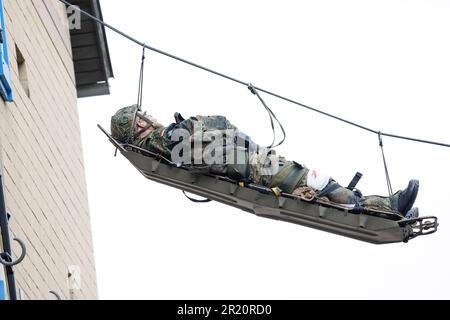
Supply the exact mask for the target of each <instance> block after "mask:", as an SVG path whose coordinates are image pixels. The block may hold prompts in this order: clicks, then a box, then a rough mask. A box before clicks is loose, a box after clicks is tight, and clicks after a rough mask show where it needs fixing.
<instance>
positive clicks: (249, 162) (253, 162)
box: [133, 116, 393, 210]
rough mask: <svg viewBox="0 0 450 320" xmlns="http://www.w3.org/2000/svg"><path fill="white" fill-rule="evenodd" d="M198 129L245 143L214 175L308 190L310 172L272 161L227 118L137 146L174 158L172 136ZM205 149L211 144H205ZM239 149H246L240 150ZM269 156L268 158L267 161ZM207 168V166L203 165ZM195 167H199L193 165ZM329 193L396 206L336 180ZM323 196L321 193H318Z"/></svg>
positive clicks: (166, 131)
mask: <svg viewBox="0 0 450 320" xmlns="http://www.w3.org/2000/svg"><path fill="white" fill-rule="evenodd" d="M195 127H198V128H201V131H202V133H205V132H208V131H214V130H234V131H235V132H236V136H237V137H238V139H241V140H242V141H243V143H238V141H237V140H236V139H235V140H234V141H233V142H232V144H233V145H232V147H231V149H230V150H231V154H230V153H228V154H226V155H225V156H226V157H227V160H226V161H224V164H222V165H220V164H219V165H210V167H209V169H210V171H211V172H213V173H216V174H222V175H226V176H229V177H231V178H233V179H237V180H241V181H247V182H251V183H255V184H259V185H263V186H265V187H269V188H275V187H279V188H280V189H281V190H282V191H283V192H287V193H293V192H295V190H296V189H297V190H298V188H301V187H305V186H307V179H306V177H307V175H308V172H309V169H308V168H306V167H305V166H302V165H299V164H298V163H296V162H293V161H288V160H286V159H285V158H284V157H282V156H276V155H272V156H271V158H270V159H269V158H268V157H267V155H268V154H271V153H272V154H273V153H274V152H273V151H271V150H268V153H267V152H266V153H262V154H260V153H259V152H260V150H264V148H261V147H260V146H259V145H257V144H256V143H254V142H253V141H252V140H251V139H250V137H248V136H247V135H245V134H243V133H242V132H240V131H239V130H238V129H237V128H236V127H235V126H234V125H232V124H231V123H230V122H229V121H228V120H227V119H226V118H225V117H223V116H206V117H205V116H196V117H191V118H189V119H187V120H184V121H182V122H180V123H178V124H171V125H170V126H169V127H166V128H158V129H156V130H154V131H153V132H151V133H150V134H149V135H147V136H145V137H143V138H142V137H137V138H135V139H134V140H133V144H135V145H137V146H139V147H141V148H144V149H147V150H150V151H152V152H155V153H159V154H162V155H164V156H165V157H167V158H169V159H170V157H171V152H172V149H173V147H174V146H175V145H176V144H178V143H179V141H172V139H171V134H172V132H173V131H174V130H176V129H180V128H182V129H185V130H187V131H188V132H189V134H190V135H192V134H194V129H195ZM202 145H203V147H205V146H206V145H207V142H204V141H202ZM239 146H244V147H241V148H239ZM239 152H240V153H241V154H243V157H244V159H245V162H244V163H240V164H238V162H237V161H236V157H237V154H239ZM265 156H266V157H265ZM270 161H272V162H273V161H275V162H277V163H278V164H279V166H278V168H277V171H276V172H272V173H271V174H264V168H267V167H268V166H270V164H269V163H268V162H270ZM202 165H204V163H202ZM193 167H195V164H194V165H193ZM325 189H328V190H332V191H331V192H329V193H327V194H325V196H326V197H327V198H328V199H329V200H330V201H332V202H335V203H340V204H350V205H356V206H362V207H370V208H378V209H384V210H392V208H393V206H392V204H391V200H390V198H389V197H380V196H367V197H362V196H361V195H360V194H358V193H355V192H353V191H352V190H349V189H347V188H344V187H342V186H340V185H339V184H338V183H337V182H336V181H335V180H333V179H331V178H330V180H329V182H328V184H327V186H326V188H325ZM317 193H318V194H319V195H320V194H321V192H320V191H317Z"/></svg>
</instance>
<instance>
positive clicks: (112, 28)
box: [58, 0, 450, 147]
mask: <svg viewBox="0 0 450 320" xmlns="http://www.w3.org/2000/svg"><path fill="white" fill-rule="evenodd" d="M58 1H60V2H62V3H64V4H65V5H67V6H70V7H71V8H74V9H75V10H77V11H79V12H81V13H82V14H84V15H85V16H87V17H89V18H90V19H92V20H94V21H96V22H98V23H99V24H101V25H103V26H105V27H107V28H108V29H110V30H112V31H114V32H116V33H118V34H119V35H121V36H123V37H125V38H126V39H128V40H130V41H131V42H134V43H136V44H137V45H139V46H141V47H144V48H146V49H148V50H151V51H153V52H156V53H159V54H162V55H164V56H166V57H169V58H171V59H174V60H178V61H180V62H183V63H186V64H188V65H191V66H193V67H195V68H198V69H202V70H204V71H207V72H209V73H212V74H215V75H217V76H219V77H222V78H225V79H228V80H230V81H234V82H236V83H239V84H241V85H244V86H248V82H245V81H242V80H239V79H236V78H233V77H230V76H228V75H226V74H224V73H221V72H218V71H215V70H213V69H210V68H207V67H204V66H202V65H199V64H197V63H194V62H191V61H188V60H186V59H183V58H180V57H177V56H175V55H173V54H171V53H168V52H165V51H162V50H159V49H157V48H154V47H151V46H149V45H147V44H145V43H144V42H141V41H139V40H137V39H135V38H133V37H131V36H130V35H128V34H126V33H125V32H123V31H120V30H119V29H117V28H115V27H113V26H111V25H110V24H108V23H106V22H104V21H103V20H101V19H99V18H97V17H96V16H93V15H91V14H89V13H88V12H86V11H84V10H82V9H80V8H79V7H77V6H74V5H72V4H71V3H69V2H68V1H66V0H58ZM253 88H254V89H255V90H257V91H260V92H264V93H266V94H268V95H271V96H274V97H276V98H279V99H281V100H284V101H287V102H290V103H292V104H295V105H298V106H300V107H303V108H305V109H309V110H311V111H314V112H317V113H320V114H322V115H324V116H327V117H330V118H332V119H335V120H338V121H341V122H344V123H347V124H349V125H351V126H354V127H357V128H360V129H362V130H365V131H368V132H371V133H374V134H377V135H379V136H385V137H391V138H396V139H402V140H409V141H414V142H419V143H426V144H432V145H436V146H442V147H450V144H448V143H442V142H435V141H430V140H424V139H417V138H410V137H406V136H401V135H397V134H390V133H384V132H380V131H377V130H373V129H371V128H368V127H365V126H363V125H360V124H358V123H355V122H352V121H349V120H346V119H344V118H341V117H338V116H335V115H333V114H330V113H328V112H325V111H322V110H319V109H316V108H313V107H310V106H308V105H306V104H303V103H300V102H297V101H295V100H292V99H289V98H286V97H284V96H282V95H279V94H277V93H274V92H271V91H269V90H266V89H263V88H259V87H257V86H254V87H253Z"/></svg>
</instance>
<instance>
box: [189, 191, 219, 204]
mask: <svg viewBox="0 0 450 320" xmlns="http://www.w3.org/2000/svg"><path fill="white" fill-rule="evenodd" d="M183 194H184V196H185V197H186V198H188V199H189V200H191V201H192V202H195V203H208V202H211V201H212V200H211V199H203V200H198V199H194V198H191V197H189V196H188V195H187V194H186V191H183Z"/></svg>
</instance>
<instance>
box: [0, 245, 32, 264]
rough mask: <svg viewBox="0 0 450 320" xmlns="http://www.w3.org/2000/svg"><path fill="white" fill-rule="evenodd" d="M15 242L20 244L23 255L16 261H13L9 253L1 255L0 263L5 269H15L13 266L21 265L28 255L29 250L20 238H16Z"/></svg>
mask: <svg viewBox="0 0 450 320" xmlns="http://www.w3.org/2000/svg"><path fill="white" fill-rule="evenodd" d="M14 240H15V241H17V242H18V243H19V245H20V247H21V249H22V254H21V255H20V257H19V258H18V259H17V260H16V261H12V257H11V256H10V254H9V253H7V252H3V253H0V263H1V264H2V265H4V266H5V267H13V266H16V265H18V264H19V263H21V262H22V261H23V259H25V256H26V254H27V248H26V246H25V243H24V242H23V241H22V240H20V239H19V238H14ZM8 260H9V261H8Z"/></svg>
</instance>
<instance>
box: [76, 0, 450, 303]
mask: <svg viewBox="0 0 450 320" xmlns="http://www.w3.org/2000/svg"><path fill="white" fill-rule="evenodd" d="M102 9H103V14H104V19H105V21H107V22H108V23H110V24H112V25H114V26H116V27H117V28H119V29H121V30H123V31H125V32H127V33H129V34H131V35H133V36H134V37H136V38H138V39H140V40H142V41H145V42H146V43H147V44H149V45H151V46H154V47H156V48H159V49H161V50H165V51H167V52H170V53H173V54H175V55H178V56H180V57H183V58H185V59H188V60H191V61H194V62H197V63H199V64H202V65H204V66H207V67H211V68H213V69H216V70H218V71H220V72H223V73H226V74H228V75H231V76H233V77H236V78H238V79H241V80H243V81H248V82H252V83H253V84H254V85H256V86H260V87H263V88H266V89H268V90H272V91H274V92H277V93H279V94H281V95H284V96H287V97H289V98H292V99H294V100H297V101H300V102H302V103H305V104H308V105H311V106H313V107H317V108H319V109H321V110H324V111H326V112H330V113H333V114H336V115H338V116H342V117H344V118H346V119H348V120H351V121H355V122H358V123H360V124H362V125H365V126H368V127H370V128H373V129H376V130H381V131H384V132H388V133H394V134H400V135H406V136H412V137H418V138H423V139H430V140H436V141H441V142H444V143H450V130H449V128H448V119H449V111H448V108H449V106H450V90H449V86H450V59H449V57H450V42H449V41H448V40H449V33H450V19H449V18H450V17H449V15H450V2H448V1H436V0H435V1H429V0H428V1H425V0H422V1H410V0H408V1H407V0H404V1H400V0H395V1H392V0H389V1H387V0H384V1H356V0H355V1H324V0H323V1H298V0H297V1H276V2H275V1H253V0H252V1H249V0H247V1H236V0H228V1H207V0H202V1H200V0H192V1H181V0H180V1H178V0H172V1H148V0H145V1H144V0H128V1H127V2H126V5H123V2H121V1H102ZM108 41H109V49H110V53H111V59H112V63H113V68H114V74H115V79H114V80H112V81H111V92H112V93H111V95H110V96H105V97H98V98H89V99H81V100H80V101H79V110H80V119H81V130H82V139H83V147H84V157H85V166H86V174H87V183H88V191H89V202H90V210H91V216H92V225H93V237H94V247H95V257H96V263H97V275H98V287H99V295H100V298H101V299H449V298H450V272H449V270H450V259H449V251H448V245H449V243H450V242H449V240H450V234H449V227H448V226H449V222H450V221H449V212H448V211H449V210H448V207H447V205H446V202H447V201H448V190H449V187H448V184H449V178H450V173H449V169H448V164H449V163H450V150H449V149H448V148H442V147H436V146H431V145H422V144H418V143H412V142H408V141H400V140H395V139H390V138H385V139H384V143H385V152H386V156H387V160H388V165H389V169H390V174H391V180H392V183H393V188H394V189H395V190H398V189H403V188H404V187H405V186H406V185H407V183H408V181H409V179H411V178H417V179H419V180H420V182H421V186H420V192H419V196H418V198H417V201H416V205H417V206H418V207H419V208H420V212H421V215H437V216H438V217H439V221H440V228H439V230H438V232H437V233H435V234H433V235H431V236H427V237H420V238H417V239H414V240H412V241H411V242H410V243H408V244H403V243H399V244H390V245H381V246H377V245H372V244H368V243H364V242H360V241H357V240H352V239H347V238H345V237H342V236H337V235H333V234H329V233H326V232H321V231H317V230H314V229H309V228H306V227H302V226H299V225H295V224H290V223H285V222H278V221H272V220H269V219H264V218H260V217H256V216H254V215H252V214H249V213H246V212H244V211H240V210H238V209H234V208H231V207H227V206H225V205H222V204H218V203H209V204H204V205H202V204H193V203H191V202H189V201H188V200H187V199H186V198H185V197H184V196H183V195H182V193H181V192H180V191H178V190H175V189H171V188H169V187H166V186H163V185H160V184H157V183H155V182H152V181H150V180H147V179H145V178H144V177H143V176H141V175H140V173H139V172H138V171H137V170H136V169H134V167H133V166H132V165H131V164H130V163H129V162H128V161H127V160H126V159H125V158H123V157H122V156H120V155H119V156H118V157H117V158H114V157H113V153H114V148H113V146H112V145H111V144H110V143H109V142H108V140H107V139H106V137H105V136H104V135H103V134H102V133H101V132H100V131H99V130H98V129H97V127H96V124H97V123H99V124H101V125H103V126H104V127H106V128H108V129H109V123H110V117H111V115H112V114H113V113H114V112H115V111H116V110H118V109H119V108H121V107H123V106H127V105H131V104H134V103H135V102H136V99H137V98H136V96H137V84H138V83H137V80H138V73H139V63H140V54H141V48H139V47H138V46H136V45H134V44H132V43H130V42H128V41H127V40H125V39H123V38H122V37H120V36H118V35H116V34H113V33H111V32H108ZM145 71H146V72H145V93H144V109H146V110H147V111H149V112H150V113H151V114H153V115H154V116H155V117H157V118H158V119H160V120H161V121H162V122H163V123H165V124H169V123H170V122H172V119H173V118H172V116H173V113H174V112H176V111H179V112H181V113H182V114H183V115H184V116H185V117H189V116H192V115H197V114H203V115H213V114H222V115H225V116H226V117H227V118H229V119H230V120H231V121H232V122H233V123H234V124H236V125H237V126H238V127H239V128H241V129H242V130H243V131H245V132H246V133H247V134H249V135H250V136H252V138H253V139H254V140H255V141H256V142H258V143H260V144H262V145H267V144H269V143H270V141H271V139H272V136H271V130H270V125H269V121H268V118H267V113H266V112H265V111H264V109H263V107H262V106H261V105H260V104H259V102H258V100H257V98H256V97H254V96H252V95H251V94H250V93H249V92H248V90H247V89H246V88H245V87H244V86H241V85H238V84H235V83H233V82H230V81H227V80H224V79H222V78H219V77H217V76H214V75H211V74H208V73H205V72H203V71H201V70H198V69H195V68H192V67H190V66H187V65H185V64H182V63H180V62H177V61H174V60H171V59H169V58H166V57H163V56H160V55H158V54H156V53H151V52H148V53H147V60H146V69H145ZM264 99H265V100H266V102H267V103H268V104H269V106H271V107H272V109H273V110H274V111H275V112H276V114H277V115H278V117H279V119H280V120H281V121H282V123H283V124H284V126H285V128H286V131H287V140H286V142H285V144H284V145H282V146H281V147H279V148H278V149H277V151H278V153H279V154H282V155H284V156H286V157H287V158H289V159H292V160H296V161H298V162H300V163H304V164H305V165H307V166H308V167H310V168H313V167H315V168H320V169H321V170H322V171H325V172H327V173H329V174H331V175H332V176H333V177H334V178H335V179H336V180H337V181H339V182H341V184H343V185H347V184H348V182H349V180H350V179H351V178H352V177H353V175H354V173H355V172H356V171H360V172H363V173H364V177H363V179H362V180H361V182H360V185H359V187H360V189H362V191H363V193H364V194H366V195H368V194H381V195H385V194H386V193H387V188H386V182H385V177H384V171H383V166H382V159H381V153H380V150H379V147H378V140H377V139H378V138H377V136H376V135H373V134H370V133H367V132H365V131H361V130H359V129H357V128H354V127H350V126H348V125H346V124H344V123H340V122H336V121H334V120H332V119H329V118H326V117H323V116H320V115H318V114H316V113H313V112H311V111H308V110H305V109H302V108H300V107H297V106H295V105H292V104H288V103H286V102H283V101H281V100H278V99H276V98H273V97H270V96H266V95H264Z"/></svg>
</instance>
